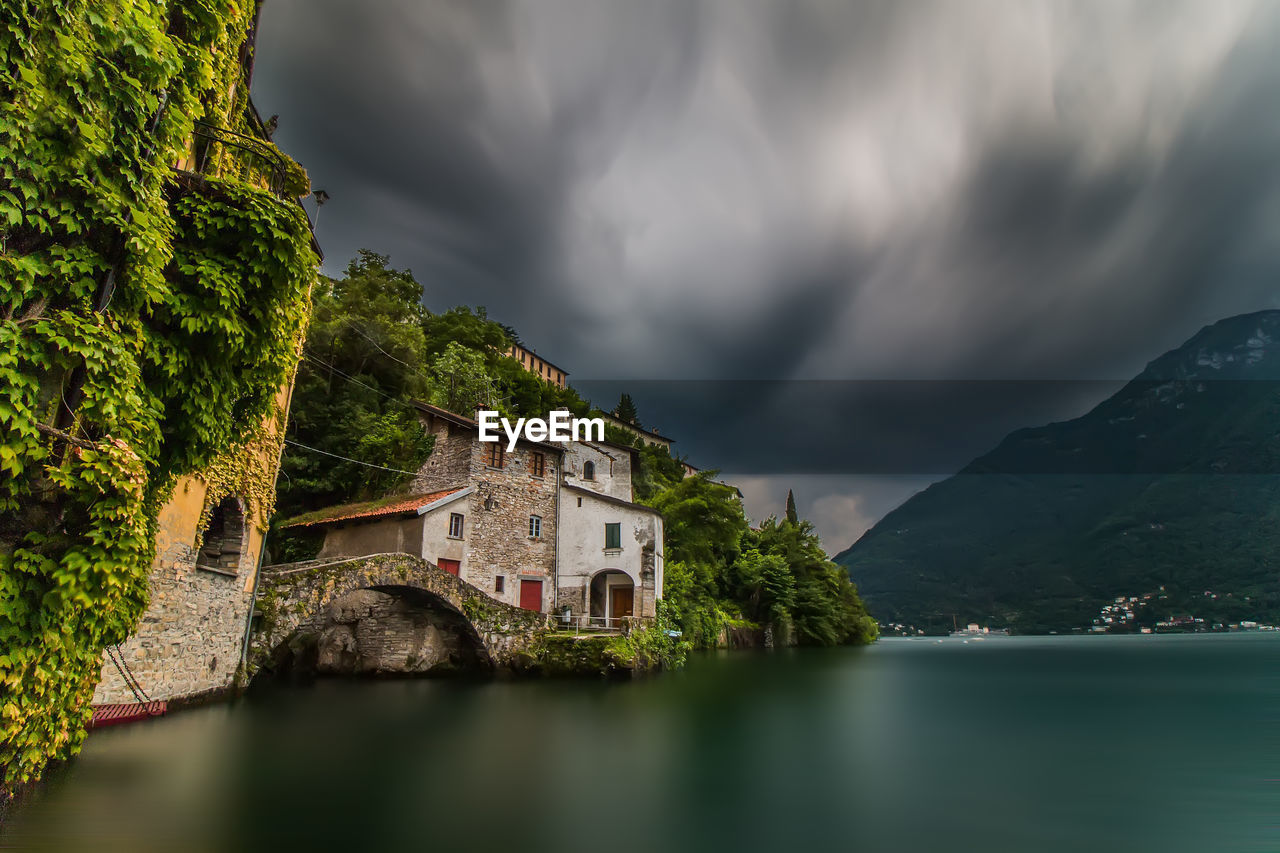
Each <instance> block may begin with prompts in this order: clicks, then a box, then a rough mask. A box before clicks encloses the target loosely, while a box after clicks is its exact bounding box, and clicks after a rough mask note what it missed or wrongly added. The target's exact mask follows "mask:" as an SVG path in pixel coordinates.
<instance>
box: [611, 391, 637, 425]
mask: <svg viewBox="0 0 1280 853" xmlns="http://www.w3.org/2000/svg"><path fill="white" fill-rule="evenodd" d="M613 416H614V417H615V418H617V419H618V420H621V421H626V422H627V423H629V424H636V425H637V426H638V425H639V424H638V422H637V418H639V417H640V416H639V414H638V413H637V412H636V404H635V401H634V400H632V399H631V395H630V394H623V395H622V396H621V397H619V398H618V405H616V406H614V408H613Z"/></svg>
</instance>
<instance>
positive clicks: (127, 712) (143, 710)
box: [89, 699, 169, 729]
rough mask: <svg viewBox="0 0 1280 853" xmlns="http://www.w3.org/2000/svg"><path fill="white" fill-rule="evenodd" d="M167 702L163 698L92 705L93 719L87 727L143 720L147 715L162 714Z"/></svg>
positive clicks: (157, 715)
mask: <svg viewBox="0 0 1280 853" xmlns="http://www.w3.org/2000/svg"><path fill="white" fill-rule="evenodd" d="M168 709H169V704H168V703H167V702H165V701H164V700H163V699H160V700H157V701H154V702H129V703H120V704H116V705H94V706H93V719H92V720H91V721H90V722H89V728H91V729H96V728H100V727H102V726H114V725H116V724H117V723H132V722H133V721H134V720H145V719H147V718H148V717H161V716H164V713H165V711H167V710H168Z"/></svg>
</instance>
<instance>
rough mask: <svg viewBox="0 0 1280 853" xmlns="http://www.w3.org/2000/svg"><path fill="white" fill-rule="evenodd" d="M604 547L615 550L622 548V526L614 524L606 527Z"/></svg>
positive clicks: (617, 523)
mask: <svg viewBox="0 0 1280 853" xmlns="http://www.w3.org/2000/svg"><path fill="white" fill-rule="evenodd" d="M604 547H606V548H608V549H610V550H613V549H619V548H621V547H622V524H621V523H619V522H616V521H615V522H612V523H610V524H606V525H605V526H604Z"/></svg>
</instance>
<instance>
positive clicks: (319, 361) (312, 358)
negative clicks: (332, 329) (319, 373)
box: [302, 351, 417, 412]
mask: <svg viewBox="0 0 1280 853" xmlns="http://www.w3.org/2000/svg"><path fill="white" fill-rule="evenodd" d="M302 357H303V358H305V359H306V360H307V361H310V362H314V363H315V364H318V365H320V366H321V367H326V368H328V369H329V370H332V371H333V372H334V373H336V374H338V375H339V376H341V377H342V378H343V379H345V380H347V381H348V382H354V383H355V384H356V385H359V386H360V387H361V388H364V389H365V390H367V391H372V392H373V393H375V394H377V395H379V396H381V397H386V398H387V399H388V400H390V401H391V402H393V403H395V404H396V405H397V406H404V407H405V408H406V409H408V410H409V411H411V412H417V409H416V408H415V407H414V406H413V405H412V404H410V403H406V402H405V401H404V400H401V399H400V398H399V397H393V396H391V395H390V394H388V393H387V392H385V391H383V390H381V389H378V388H374V387H373V386H372V385H366V384H365V383H363V382H361V381H360V380H359V379H356V378H355V377H354V376H352V375H351V374H349V373H343V372H342V371H341V370H339V369H338V368H336V367H334V366H333V365H332V364H330V363H329V362H327V361H325V360H324V359H321V358H316V357H315V356H314V355H312V354H311V353H309V352H306V351H304V352H303V353H302Z"/></svg>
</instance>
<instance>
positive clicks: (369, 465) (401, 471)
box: [284, 438, 418, 477]
mask: <svg viewBox="0 0 1280 853" xmlns="http://www.w3.org/2000/svg"><path fill="white" fill-rule="evenodd" d="M284 443H285V444H291V445H293V446H294V447H301V448H302V449H303V450H310V451H311V452H312V453H323V454H324V455H325V456H332V457H333V458H334V459H341V460H343V461H344V462H354V463H355V464H357V465H363V466H365V467H366V468H377V469H378V470H380V471H392V472H394V473H396V474H409V475H411V476H414V477H416V476H418V472H417V471H406V470H404V469H403V468H388V467H387V466H386V465H374V464H373V463H372V462H361V461H360V460H359V459H352V458H351V457H350V456H339V455H338V454H337V453H330V452H329V451H327V450H321V449H320V448H318V447H311V446H309V445H306V444H303V443H302V442H299V441H293V440H292V439H288V438H286V439H285V440H284Z"/></svg>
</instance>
